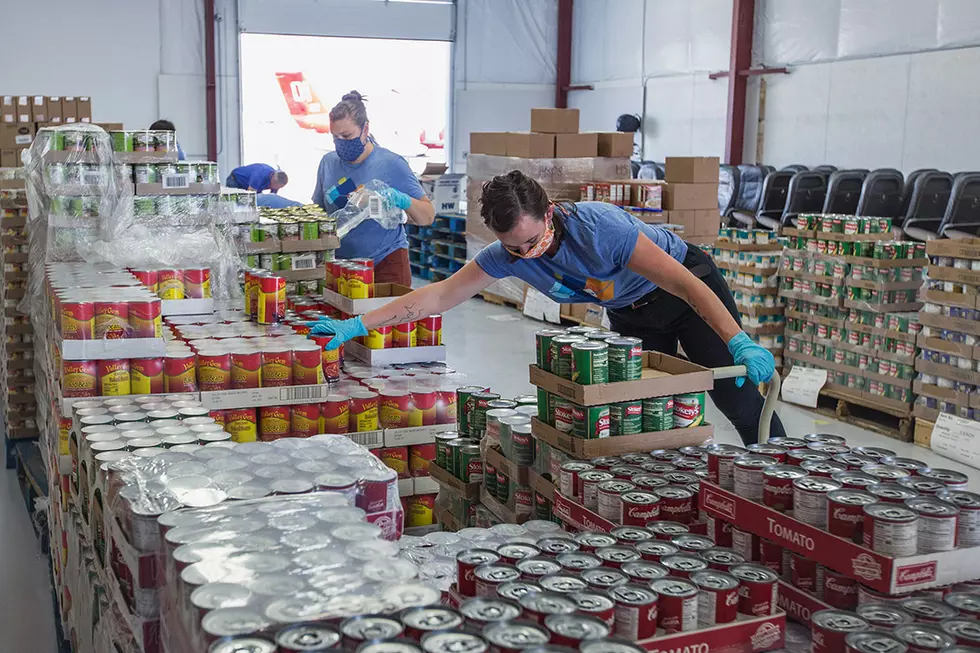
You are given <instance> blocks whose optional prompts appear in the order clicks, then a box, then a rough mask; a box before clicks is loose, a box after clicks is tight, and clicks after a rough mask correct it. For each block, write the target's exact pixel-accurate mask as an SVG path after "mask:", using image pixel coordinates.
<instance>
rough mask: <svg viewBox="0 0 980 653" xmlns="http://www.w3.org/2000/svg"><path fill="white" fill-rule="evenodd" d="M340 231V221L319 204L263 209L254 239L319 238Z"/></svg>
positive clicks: (254, 230) (254, 228)
mask: <svg viewBox="0 0 980 653" xmlns="http://www.w3.org/2000/svg"><path fill="white" fill-rule="evenodd" d="M336 232H337V221H336V220H335V219H334V218H331V217H330V216H329V215H328V214H327V213H326V212H325V211H324V210H323V209H321V208H320V207H319V206H317V205H316V204H306V205H304V206H295V207H291V208H287V209H270V208H266V207H262V208H260V209H259V222H258V223H257V224H255V225H253V226H252V229H251V238H250V240H251V242H253V243H261V242H265V241H268V240H275V239H278V240H280V241H296V240H318V239H320V238H323V237H324V236H332V235H333V234H335V233H336Z"/></svg>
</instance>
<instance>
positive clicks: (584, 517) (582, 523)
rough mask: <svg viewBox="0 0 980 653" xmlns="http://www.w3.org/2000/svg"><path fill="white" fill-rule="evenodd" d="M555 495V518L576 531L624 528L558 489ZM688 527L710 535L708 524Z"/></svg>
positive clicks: (553, 505) (553, 500) (696, 524)
mask: <svg viewBox="0 0 980 653" xmlns="http://www.w3.org/2000/svg"><path fill="white" fill-rule="evenodd" d="M702 482H704V481H702ZM553 495H554V498H553V499H552V512H553V513H554V515H555V517H556V518H558V519H560V520H561V522H562V523H564V524H565V525H567V526H571V527H572V528H573V529H575V530H576V531H597V532H600V533H608V532H610V531H611V530H613V529H614V528H618V527H619V526H622V524H617V523H615V522H612V521H610V520H608V519H606V518H605V517H603V516H602V515H600V514H599V513H597V512H595V511H593V510H589V509H588V508H586V507H585V506H584V505H582V504H581V503H579V502H577V501H575V500H574V499H572V498H569V497H567V496H565V495H564V494H562V493H561V492H559V491H558V490H557V489H555V490H554V493H553ZM686 526H687V527H688V528H689V529H690V532H691V533H694V534H696V535H707V534H708V524H707V523H706V522H694V523H693V524H686Z"/></svg>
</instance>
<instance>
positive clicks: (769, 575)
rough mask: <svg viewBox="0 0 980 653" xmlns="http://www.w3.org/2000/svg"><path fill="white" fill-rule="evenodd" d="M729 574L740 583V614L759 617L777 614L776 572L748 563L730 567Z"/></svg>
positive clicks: (777, 585)
mask: <svg viewBox="0 0 980 653" xmlns="http://www.w3.org/2000/svg"><path fill="white" fill-rule="evenodd" d="M728 573H730V574H731V575H732V576H734V577H735V578H736V579H737V580H738V582H739V589H738V596H739V599H738V611H739V612H741V613H742V614H747V615H753V616H757V617H761V616H764V615H770V614H773V613H775V611H776V607H777V606H776V603H777V598H778V594H779V576H777V575H776V572H774V571H773V570H772V569H769V568H768V567H763V566H762V565H754V564H750V563H746V564H744V565H734V566H732V567H730V568H729V569H728Z"/></svg>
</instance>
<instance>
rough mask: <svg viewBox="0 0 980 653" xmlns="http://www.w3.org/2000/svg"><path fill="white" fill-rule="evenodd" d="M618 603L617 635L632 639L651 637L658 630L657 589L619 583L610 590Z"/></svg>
mask: <svg viewBox="0 0 980 653" xmlns="http://www.w3.org/2000/svg"><path fill="white" fill-rule="evenodd" d="M609 597H610V598H611V599H612V600H613V601H614V602H615V604H616V616H615V626H614V627H615V629H616V630H615V632H616V635H618V636H620V637H623V638H625V639H628V640H630V641H634V642H635V641H639V640H643V639H649V638H651V637H653V636H654V635H655V634H656V631H657V603H658V596H657V593H656V592H655V591H653V590H652V589H648V588H646V587H643V586H641V585H629V584H627V585H619V586H618V587H614V588H612V589H611V590H610V591H609Z"/></svg>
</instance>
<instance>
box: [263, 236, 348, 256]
mask: <svg viewBox="0 0 980 653" xmlns="http://www.w3.org/2000/svg"><path fill="white" fill-rule="evenodd" d="M339 248H340V238H337V237H336V236H324V237H323V238H317V239H315V240H279V239H278V238H269V239H266V240H263V241H261V242H258V243H252V242H249V243H245V253H246V254H272V253H276V252H283V253H287V254H288V253H297V252H325V251H329V250H332V249H339Z"/></svg>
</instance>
